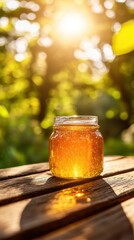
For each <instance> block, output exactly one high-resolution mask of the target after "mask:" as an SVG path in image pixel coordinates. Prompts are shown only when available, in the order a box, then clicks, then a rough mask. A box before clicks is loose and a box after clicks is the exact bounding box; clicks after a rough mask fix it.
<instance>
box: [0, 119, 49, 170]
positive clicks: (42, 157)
mask: <svg viewBox="0 0 134 240" xmlns="http://www.w3.org/2000/svg"><path fill="white" fill-rule="evenodd" d="M0 122H1V128H0V153H1V154H0V167H1V168H3V167H11V166H17V165H23V164H28V163H37V162H45V161H48V140H46V139H45V138H44V136H43V133H42V130H41V128H40V126H39V123H38V122H37V121H35V120H32V119H30V118H29V117H27V116H24V115H23V116H21V117H17V118H16V117H13V116H11V117H10V118H9V117H8V118H7V117H6V118H2V117H1V118H0Z"/></svg>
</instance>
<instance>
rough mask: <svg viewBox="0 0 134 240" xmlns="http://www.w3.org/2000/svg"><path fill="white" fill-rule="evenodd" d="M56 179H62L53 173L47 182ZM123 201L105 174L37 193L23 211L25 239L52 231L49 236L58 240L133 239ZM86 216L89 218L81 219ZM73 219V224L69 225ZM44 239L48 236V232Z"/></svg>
mask: <svg viewBox="0 0 134 240" xmlns="http://www.w3.org/2000/svg"><path fill="white" fill-rule="evenodd" d="M60 181H64V180H62V179H61V180H60ZM53 182H55V184H56V182H57V183H58V182H59V179H58V178H55V177H50V178H49V179H48V180H47V182H46V184H50V183H53ZM119 202H120V198H119V196H117V195H116V194H115V192H114V191H113V189H112V187H111V186H110V185H109V184H108V183H107V182H106V181H105V180H104V179H102V178H101V179H97V180H94V181H88V183H84V184H82V185H78V186H75V187H71V188H66V189H63V190H60V191H57V192H53V193H49V194H45V195H42V196H39V197H35V198H33V199H32V200H31V201H30V202H29V203H28V204H27V206H26V207H25V209H24V211H23V212H22V215H21V220H20V228H21V232H22V239H24V238H25V239H33V238H35V237H37V236H41V235H43V234H47V233H50V232H51V233H50V238H49V239H55V240H60V239H75V238H77V237H78V238H79V239H99V240H100V239H101V238H102V239H112V240H113V239H118V240H119V239H127V240H129V239H130V240H132V239H133V233H132V227H131V225H130V222H129V220H128V218H127V217H126V214H125V213H124V211H123V208H122V207H121V205H119V204H118V203H119ZM117 204H118V205H117ZM114 205H117V206H115V207H113V206H114ZM109 207H112V208H109ZM108 208H109V209H108ZM106 209H108V210H106ZM105 210H106V211H105ZM95 214H97V215H95ZM88 217H90V218H88ZM85 218H86V220H88V222H87V221H86V222H85V223H82V224H81V223H79V220H82V219H85ZM84 221H85V220H84ZM71 223H73V224H72V225H71V228H70V227H68V226H67V225H68V224H71ZM83 224H84V225H83ZM65 226H66V227H65ZM62 227H64V228H63V229H61V231H60V233H59V234H58V233H57V236H56V237H55V236H54V237H53V233H52V231H54V230H57V229H59V228H62ZM51 234H52V236H51ZM104 236H105V237H104ZM40 239H46V236H45V235H44V237H42V238H40Z"/></svg>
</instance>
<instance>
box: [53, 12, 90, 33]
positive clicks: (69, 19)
mask: <svg viewBox="0 0 134 240" xmlns="http://www.w3.org/2000/svg"><path fill="white" fill-rule="evenodd" d="M86 27H87V23H86V18H85V16H84V14H82V13H80V12H68V13H66V14H64V15H63V16H61V18H60V19H59V21H58V24H57V30H58V32H59V33H60V34H62V36H63V37H77V36H80V35H82V34H83V33H84V32H85V31H86Z"/></svg>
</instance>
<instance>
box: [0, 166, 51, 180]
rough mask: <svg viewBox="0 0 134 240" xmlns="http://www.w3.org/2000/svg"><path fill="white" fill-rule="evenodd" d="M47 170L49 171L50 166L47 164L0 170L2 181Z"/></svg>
mask: <svg viewBox="0 0 134 240" xmlns="http://www.w3.org/2000/svg"><path fill="white" fill-rule="evenodd" d="M46 170H49V165H48V163H45V162H44V163H36V164H29V165H24V166H19V167H12V168H6V169H0V180H3V179H9V178H14V177H19V176H26V175H30V174H34V173H40V172H44V171H46Z"/></svg>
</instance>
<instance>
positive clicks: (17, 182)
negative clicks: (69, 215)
mask: <svg viewBox="0 0 134 240" xmlns="http://www.w3.org/2000/svg"><path fill="white" fill-rule="evenodd" d="M132 170H134V157H133V158H132V159H130V160H126V159H120V160H118V161H109V162H106V163H105V170H104V172H103V174H102V176H103V177H107V176H112V175H116V174H120V173H123V172H127V171H132ZM102 176H99V177H97V178H101V177H102ZM94 179H95V178H92V179H85V180H65V179H59V178H55V177H52V175H51V173H50V172H48V171H46V172H43V173H39V174H33V175H30V176H24V177H18V178H13V179H9V180H3V181H0V205H3V204H7V203H10V202H14V201H18V200H22V199H26V198H29V197H34V196H38V195H41V194H44V193H50V192H52V191H57V190H59V189H62V188H66V187H71V186H75V185H78V184H81V183H84V182H89V181H92V180H94Z"/></svg>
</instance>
